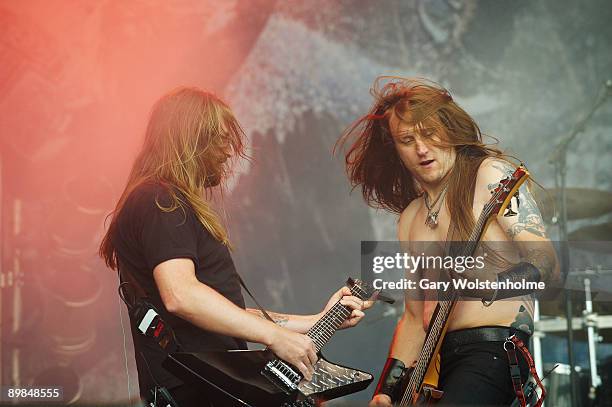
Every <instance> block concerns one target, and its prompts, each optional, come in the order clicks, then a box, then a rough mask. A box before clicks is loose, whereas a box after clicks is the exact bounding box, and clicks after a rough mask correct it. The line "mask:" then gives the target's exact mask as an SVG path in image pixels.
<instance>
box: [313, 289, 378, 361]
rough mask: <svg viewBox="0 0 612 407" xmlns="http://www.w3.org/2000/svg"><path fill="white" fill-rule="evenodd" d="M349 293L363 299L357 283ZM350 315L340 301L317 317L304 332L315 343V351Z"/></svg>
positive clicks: (320, 347) (362, 292) (363, 293)
mask: <svg viewBox="0 0 612 407" xmlns="http://www.w3.org/2000/svg"><path fill="white" fill-rule="evenodd" d="M351 293H352V294H353V295H354V296H355V297H358V298H359V299H361V300H363V299H364V297H365V294H366V293H365V292H364V290H363V289H362V288H361V287H359V286H358V285H354V286H353V287H351ZM350 315H351V309H350V308H348V307H346V306H344V305H342V304H341V303H340V301H338V302H337V303H335V304H334V306H333V307H331V308H330V309H329V310H328V311H327V312H326V313H325V315H323V317H321V319H319V320H318V321H317V322H316V323H315V324H314V325H313V326H312V328H310V330H309V331H308V332H307V333H306V335H308V336H309V337H310V339H312V341H313V342H314V344H315V348H316V349H317V352H319V351H320V350H321V349H322V348H323V346H325V344H326V343H327V342H328V341H329V340H330V339H331V337H332V336H333V335H334V333H335V332H336V331H337V330H338V328H339V327H340V325H342V323H343V322H344V321H345V320H346V319H347V318H348V317H349V316H350Z"/></svg>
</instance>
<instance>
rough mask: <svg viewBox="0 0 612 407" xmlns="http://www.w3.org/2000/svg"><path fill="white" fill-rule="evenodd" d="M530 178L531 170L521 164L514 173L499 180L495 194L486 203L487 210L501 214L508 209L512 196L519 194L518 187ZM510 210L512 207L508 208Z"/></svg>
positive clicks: (491, 213) (490, 212)
mask: <svg viewBox="0 0 612 407" xmlns="http://www.w3.org/2000/svg"><path fill="white" fill-rule="evenodd" d="M528 178H529V171H527V169H526V168H525V166H523V164H521V165H520V166H519V167H518V168H517V169H516V170H515V171H514V172H513V173H512V175H510V176H508V177H506V178H504V179H502V180H501V181H499V185H498V186H497V188H495V189H494V190H493V191H491V194H493V196H492V197H491V199H490V200H489V202H488V203H487V205H485V210H486V211H487V213H488V214H489V216H490V215H500V214H502V213H504V212H505V211H506V209H508V205H510V201H511V200H512V197H514V196H515V195H517V194H518V189H519V188H520V186H521V185H522V184H523V182H525V181H527V179H528ZM508 210H510V209H508Z"/></svg>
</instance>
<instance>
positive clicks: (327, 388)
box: [163, 350, 373, 407]
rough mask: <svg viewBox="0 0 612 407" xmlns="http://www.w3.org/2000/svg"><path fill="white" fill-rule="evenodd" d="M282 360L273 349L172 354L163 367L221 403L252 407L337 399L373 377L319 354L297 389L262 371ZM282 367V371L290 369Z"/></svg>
mask: <svg viewBox="0 0 612 407" xmlns="http://www.w3.org/2000/svg"><path fill="white" fill-rule="evenodd" d="M275 361H278V359H276V358H275V356H274V354H273V353H272V352H271V351H269V350H254V351H251V350H236V351H210V352H201V353H183V352H178V353H173V354H171V355H169V356H168V358H167V359H166V360H165V361H164V364H163V365H164V368H166V369H167V370H169V371H170V372H172V373H173V374H175V375H176V376H178V377H179V378H181V379H182V380H183V381H185V382H186V383H190V384H191V385H194V386H200V387H201V388H202V393H203V397H206V398H207V399H209V397H208V396H207V395H209V394H210V395H212V397H210V398H214V399H215V400H217V401H218V402H219V403H220V404H221V405H232V406H250V407H264V406H265V407H275V406H283V407H293V406H295V407H297V406H315V405H318V404H319V403H321V402H323V401H326V400H330V399H333V398H337V397H341V396H344V395H347V394H351V393H354V392H357V391H360V390H363V389H365V388H366V387H367V386H368V385H369V384H370V383H371V382H372V380H373V376H372V375H370V374H369V373H366V372H363V371H359V370H355V369H350V368H347V367H344V366H340V365H336V364H333V363H331V362H329V361H327V360H326V359H325V358H324V357H322V356H321V357H320V359H319V361H318V362H317V363H316V365H315V372H314V375H313V379H312V380H311V381H305V380H301V381H300V382H299V385H298V387H297V388H296V389H290V388H287V387H286V386H283V385H282V383H276V382H275V381H274V380H270V378H269V377H267V376H266V375H264V374H262V372H265V371H266V369H267V366H269V365H270V363H275ZM285 366H288V367H290V365H283V367H280V368H279V370H281V371H283V372H284V373H287V374H288V375H290V374H291V372H286V371H285V370H284V369H285Z"/></svg>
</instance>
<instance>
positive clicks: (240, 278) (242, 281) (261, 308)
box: [236, 272, 276, 323]
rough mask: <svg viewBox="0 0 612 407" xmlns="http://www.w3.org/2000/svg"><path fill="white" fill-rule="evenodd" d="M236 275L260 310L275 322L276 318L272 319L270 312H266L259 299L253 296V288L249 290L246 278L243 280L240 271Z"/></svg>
mask: <svg viewBox="0 0 612 407" xmlns="http://www.w3.org/2000/svg"><path fill="white" fill-rule="evenodd" d="M236 275H237V276H238V280H239V281H240V285H241V286H242V288H244V291H246V292H247V294H249V297H251V299H252V300H253V302H254V303H255V305H257V308H259V310H260V311H261V313H262V314H263V316H265V317H266V319H269V320H270V321H272V322H274V320H273V319H272V317H271V316H270V314H268V313H267V312H266V310H265V309H264V308H263V307H262V306H261V305H259V302H257V300H256V299H255V296H253V294H252V293H251V290H249V288H248V287H247V286H246V284H245V283H244V280H242V277H240V274H238V272H236ZM274 323H276V322H274Z"/></svg>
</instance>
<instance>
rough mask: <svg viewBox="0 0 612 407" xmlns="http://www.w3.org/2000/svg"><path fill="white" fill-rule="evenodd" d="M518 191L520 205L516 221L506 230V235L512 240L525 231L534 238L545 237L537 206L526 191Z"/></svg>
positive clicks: (544, 229)
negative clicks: (534, 236)
mask: <svg viewBox="0 0 612 407" xmlns="http://www.w3.org/2000/svg"><path fill="white" fill-rule="evenodd" d="M519 191H520V193H519V200H520V202H521V205H520V207H519V211H518V221H517V222H516V223H514V224H513V225H512V226H511V227H510V228H509V229H508V234H509V235H510V237H511V238H514V237H515V236H516V235H518V234H519V233H521V232H522V231H523V230H525V231H527V232H529V233H532V234H534V235H536V236H539V237H546V228H545V227H544V222H543V221H542V216H541V215H540V210H539V209H538V204H537V203H536V201H535V199H533V196H531V194H530V193H529V192H528V191H526V190H525V191H521V190H519Z"/></svg>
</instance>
